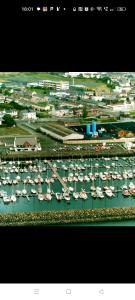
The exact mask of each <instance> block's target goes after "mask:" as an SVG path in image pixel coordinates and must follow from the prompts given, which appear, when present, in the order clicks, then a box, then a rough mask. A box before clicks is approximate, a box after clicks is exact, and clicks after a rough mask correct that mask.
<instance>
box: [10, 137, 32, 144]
mask: <svg viewBox="0 0 135 300" xmlns="http://www.w3.org/2000/svg"><path fill="white" fill-rule="evenodd" d="M15 144H16V146H22V145H24V144H28V145H31V146H34V145H36V144H37V139H36V138H35V137H16V138H15Z"/></svg>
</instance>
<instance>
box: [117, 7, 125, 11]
mask: <svg viewBox="0 0 135 300" xmlns="http://www.w3.org/2000/svg"><path fill="white" fill-rule="evenodd" d="M125 10H126V7H117V11H125Z"/></svg>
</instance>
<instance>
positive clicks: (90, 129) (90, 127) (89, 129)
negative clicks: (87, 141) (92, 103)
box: [86, 121, 98, 136]
mask: <svg viewBox="0 0 135 300" xmlns="http://www.w3.org/2000/svg"><path fill="white" fill-rule="evenodd" d="M86 135H90V136H96V135H98V132H97V124H96V121H93V122H92V124H87V125H86Z"/></svg>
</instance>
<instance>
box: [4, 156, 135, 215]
mask: <svg viewBox="0 0 135 300" xmlns="http://www.w3.org/2000/svg"><path fill="white" fill-rule="evenodd" d="M123 207H125V208H126V207H127V208H128V207H135V157H134V156H133V157H126V158H125V157H121V158H118V157H113V158H109V157H106V158H105V157H102V159H101V158H98V157H97V158H87V159H84V158H80V159H57V160H38V159H36V160H34V161H32V160H25V161H19V159H18V160H13V161H1V162H0V212H1V213H6V214H8V213H21V212H26V213H27V212H28V213H30V212H47V211H48V212H50V211H52V212H53V211H55V212H57V211H58V212H60V211H70V210H87V209H91V210H94V209H98V208H100V209H104V208H105V209H107V208H123Z"/></svg>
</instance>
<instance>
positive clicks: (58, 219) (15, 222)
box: [0, 207, 135, 226]
mask: <svg viewBox="0 0 135 300" xmlns="http://www.w3.org/2000/svg"><path fill="white" fill-rule="evenodd" d="M132 219H135V207H128V208H127V207H126V208H107V209H105V208H102V209H94V210H92V209H87V210H85V209H82V210H70V211H59V212H58V211H53V212H52V211H48V212H31V213H12V214H0V226H5V225H6V226H29V225H30V226H31V225H53V224H54V225H55V224H61V225H62V224H73V223H76V224H77V223H80V222H81V223H88V222H102V221H115V220H116V221H118V220H132Z"/></svg>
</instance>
